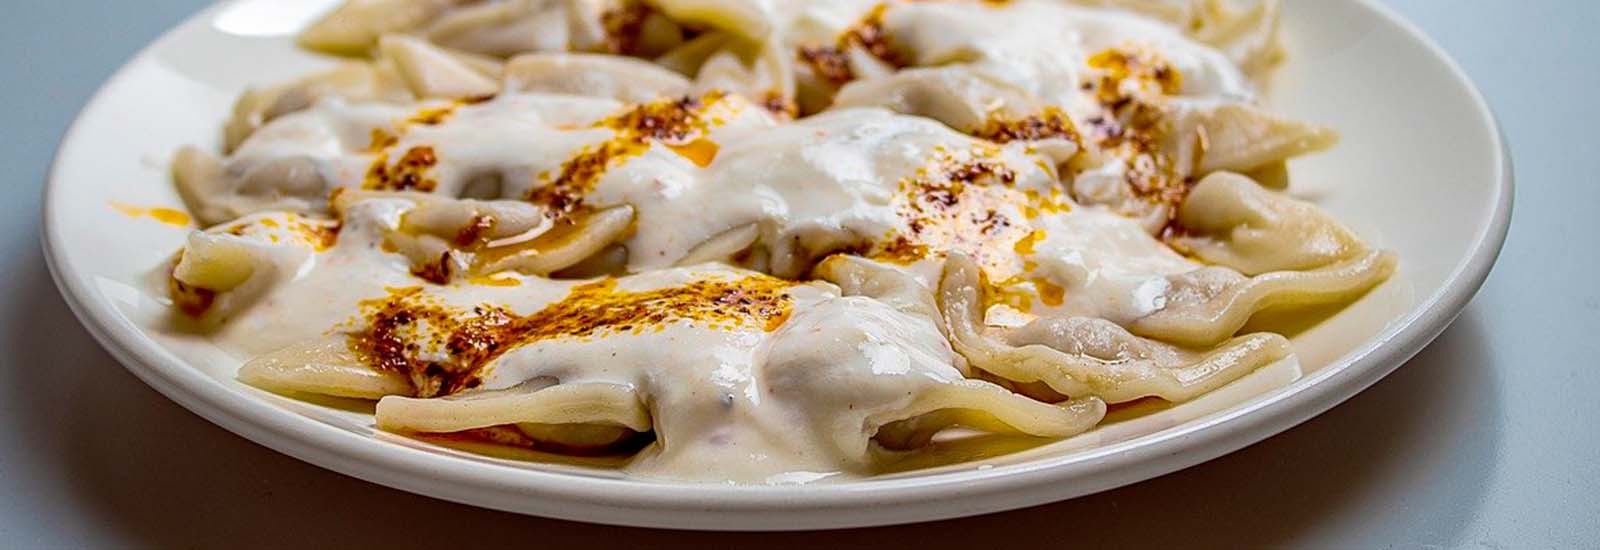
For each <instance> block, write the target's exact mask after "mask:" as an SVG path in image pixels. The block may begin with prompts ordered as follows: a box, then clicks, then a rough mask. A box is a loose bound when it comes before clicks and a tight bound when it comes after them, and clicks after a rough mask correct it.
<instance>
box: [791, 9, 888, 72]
mask: <svg viewBox="0 0 1600 550" xmlns="http://www.w3.org/2000/svg"><path fill="white" fill-rule="evenodd" d="M888 10H889V4H888V3H883V4H878V5H877V6H875V7H873V8H872V11H871V12H869V13H868V14H867V16H866V17H863V18H862V19H861V21H858V22H856V24H855V25H852V26H851V27H850V28H849V29H848V30H846V31H845V32H844V34H842V35H840V36H839V39H838V40H837V41H836V42H835V43H834V44H831V45H821V46H802V47H801V48H800V51H799V57H800V61H802V62H804V63H805V64H807V65H809V66H810V67H811V70H812V72H813V73H815V74H816V75H817V76H820V77H822V78H825V79H827V80H829V81H831V82H833V83H835V84H844V83H846V82H850V81H851V80H855V79H856V74H855V70H854V69H851V68H850V54H849V52H850V50H851V49H852V48H861V49H862V50H863V51H866V52H867V53H868V54H871V55H872V56H873V57H876V58H878V59H881V60H883V62H884V63H888V64H889V65H891V66H893V67H894V68H896V69H899V68H904V67H906V66H908V65H910V63H909V61H907V60H906V59H904V58H902V57H901V56H900V54H899V52H896V51H895V50H894V48H893V47H892V44H891V41H890V37H889V33H888V32H887V31H885V30H884V28H883V15H884V13H885V12H887V11H888Z"/></svg>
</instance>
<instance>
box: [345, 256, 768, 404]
mask: <svg viewBox="0 0 1600 550" xmlns="http://www.w3.org/2000/svg"><path fill="white" fill-rule="evenodd" d="M795 284H796V283H792V282H788V281H784V280H781V279H777V278H773V277H768V276H764V275H752V276H746V277H739V278H732V277H712V278H707V279H702V280H697V281H692V282H689V283H685V284H681V285H677V286H671V287H666V288H659V289H652V290H644V291H628V290H621V289H619V288H618V281H617V279H615V278H608V279H603V280H600V281H596V282H593V283H588V284H584V285H579V286H577V287H574V288H573V289H572V292H571V293H570V294H569V295H567V297H566V298H564V299H562V300H561V301H559V302H556V303H553V304H550V305H549V306H546V307H545V308H544V309H541V310H539V311H537V312H534V313H532V314H530V315H526V316H522V315H517V314H516V313H514V312H512V311H511V310H509V309H506V308H504V307H501V306H497V305H491V304H481V305H478V306H474V307H473V308H471V309H470V310H469V309H463V308H457V307H451V306H449V305H446V304H444V303H443V302H442V301H441V300H440V299H439V298H438V297H437V296H433V295H429V294H426V293H424V292H423V289H422V287H407V288H400V289H390V294H389V296H386V297H384V298H378V299H374V300H368V301H365V302H362V303H361V308H362V315H363V317H365V319H366V321H367V327H368V328H367V329H366V330H365V331H363V332H360V333H357V334H353V335H351V337H350V341H349V345H350V348H351V350H353V351H354V352H355V353H356V354H357V355H358V356H359V357H361V359H362V361H363V362H364V363H366V364H367V365H368V366H371V367H373V368H375V369H378V370H384V371H390V372H397V373H400V374H403V375H406V376H407V377H408V378H410V380H411V382H412V385H413V388H414V389H415V393H416V395H417V396H418V397H437V396H441V395H450V394H453V393H457V392H460V391H462V390H466V389H470V388H474V387H477V386H479V385H480V384H481V383H482V376H483V375H484V374H485V373H484V367H485V366H486V365H488V363H490V362H491V361H493V360H494V359H495V358H497V357H500V356H502V355H504V354H505V353H507V352H509V351H511V350H514V349H516V348H518V347H521V346H525V345H529V344H533V343H536V342H540V341H545V340H555V339H576V340H590V339H593V338H597V337H602V336H607V335H614V334H624V333H626V334H642V333H645V332H647V331H649V332H660V331H662V330H664V329H665V328H666V327H667V326H668V325H671V324H674V323H693V324H696V325H700V326H704V327H708V328H711V329H713V330H724V331H732V330H761V331H766V332H771V331H774V330H777V329H778V327H780V326H782V325H783V323H784V322H785V321H787V320H788V318H789V316H790V314H791V312H792V310H793V300H792V299H791V298H790V297H789V294H788V293H787V289H788V288H790V287H792V286H794V285H795ZM423 355H428V356H433V357H443V358H444V359H442V360H424V359H421V358H420V357H421V356H423Z"/></svg>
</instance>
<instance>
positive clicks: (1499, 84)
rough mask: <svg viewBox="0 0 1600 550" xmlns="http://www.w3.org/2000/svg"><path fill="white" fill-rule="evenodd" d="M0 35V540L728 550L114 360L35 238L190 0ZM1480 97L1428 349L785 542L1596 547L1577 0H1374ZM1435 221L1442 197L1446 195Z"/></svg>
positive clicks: (27, 10)
mask: <svg viewBox="0 0 1600 550" xmlns="http://www.w3.org/2000/svg"><path fill="white" fill-rule="evenodd" d="M6 4H8V5H7V6H6V9H5V10H4V11H5V12H6V19H7V21H6V30H5V31H4V32H0V64H3V71H0V112H3V113H4V114H3V117H4V118H3V122H4V123H3V126H0V132H3V135H4V138H3V141H4V148H3V150H0V155H3V156H0V169H3V170H4V178H5V185H4V187H0V269H3V272H0V273H3V276H0V281H3V283H0V284H3V286H0V288H3V290H4V291H3V292H0V546H6V547H30V548H31V547H125V546H159V547H221V546H228V547H284V546H313V547H321V546H354V545H360V546H379V545H382V546H384V547H438V546H444V545H454V543H457V542H469V543H494V544H499V545H515V546H530V547H547V546H549V545H556V546H561V547H565V546H567V545H569V544H571V545H580V544H592V545H595V546H610V545H615V544H618V543H646V542H653V543H661V544H670V545H674V546H677V545H681V546H707V545H710V546H713V547H721V546H731V545H733V544H742V543H757V544H762V543H766V542H767V540H768V539H764V538H762V537H761V536H759V535H717V534H712V535H706V534H695V533H676V532H669V531H645V530H634V529H619V528H609V527H600V526H591V525H584V524H577V523H566V522H559V521H550V520H542V519H537V518H527V517H520V516H515V515H510V514H502V513H496V512H489V511H483V510H477V509H473V508H469V507H466V506H460V505H455V504H449V503H445V502H441V501H435V500H431V499H428V498H424V497H419V496H413V495H410V494H405V493H401V492H398V491H394V490H390V489H386V488H382V487H379V486H376V485H370V484H367V483H364V482H361V481H358V480H355V479H351V478H346V477H343V476H340V475H338V474H334V473H331V472H327V471H324V470H321V469H319V468H317V467H314V466H311V465H308V464H303V463H300V462H298V461H295V460H293V459H291V458H288V457H286V456H283V455H279V454H277V453H275V452H272V451H270V450H267V449H266V448H263V447H259V446H257V445H255V444H253V443H251V442H249V441H246V440H244V439H241V438H239V437H236V436H234V435H232V434H230V433H228V432H226V431H223V430H222V429H220V428H217V427H215V426H212V425H211V424H208V423H206V422H205V421H204V420H201V419H200V418H199V417H197V416H194V415H192V414H190V413H188V412H187V411H185V410H183V409H181V408H179V407H178V406H177V405H174V404H172V403H171V402H169V401H167V400H166V399H164V398H163V397H161V396H160V395H159V394H157V393H156V392H155V391H153V390H151V389H149V388H147V387H145V386H144V385H143V384H141V383H140V382H139V381H138V380H136V379H134V377H133V376H132V375H129V374H128V373H126V372H125V371H124V370H123V369H122V368H121V367H119V366H118V365H117V364H116V363H115V362H114V361H113V360H112V359H111V358H110V357H109V356H107V355H106V354H105V353H104V352H102V351H101V350H100V348H99V347H98V346H96V345H95V343H94V342H93V341H92V340H90V338H89V336H88V335H87V334H86V333H85V332H84V331H83V329H82V328H80V327H79V326H78V324H77V323H76V322H75V321H74V320H73V319H72V316H71V314H69V313H68V312H67V309H66V307H65V306H64V305H63V303H62V301H61V299H60V298H59V296H58V294H57V292H56V289H55V287H54V286H53V285H52V284H51V283H50V278H49V275H48V274H47V273H46V271H45V267H44V260H43V258H42V257H41V253H40V250H39V245H38V231H39V227H38V226H39V220H38V210H39V205H40V188H41V186H42V185H43V182H44V178H45V173H46V168H47V166H48V164H49V162H50V158H51V155H52V153H53V151H54V149H55V145H56V142H57V140H58V139H60V136H61V133H62V131H63V130H64V129H65V128H66V126H67V124H68V123H69V122H70V121H71V120H72V117H73V115H74V114H75V113H76V111H77V110H78V108H79V107H80V106H81V105H82V104H83V102H84V101H86V100H87V99H88V98H89V96H90V94H91V93H92V92H93V91H94V90H95V88H96V87H98V86H99V84H100V82H101V81H102V80H104V79H105V78H106V77H107V76H109V75H110V73H111V71H112V70H114V69H115V68H116V67H117V66H119V65H120V64H121V63H122V62H123V61H125V59H126V58H127V57H128V56H130V55H131V54H132V53H133V52H134V51H136V50H137V49H138V48H139V47H140V46H142V45H143V44H145V43H146V42H148V41H150V40H152V39H153V38H155V37H156V36H157V35H158V34H159V33H160V32H161V31H162V30H164V29H166V28H168V27H170V26H172V25H175V24H176V23H178V22H179V21H180V20H182V19H183V18H184V17H185V16H186V15H187V14H189V13H191V12H193V11H195V10H197V9H199V8H200V7H201V6H202V5H203V4H204V0H136V1H114V0H99V1H90V0H70V1H66V0H63V1H52V2H44V1H37V2H36V1H26V2H25V1H16V0H11V1H8V2H6ZM1390 4H1391V5H1393V6H1394V7H1396V8H1398V9H1399V10H1400V11H1401V12H1403V13H1405V14H1406V15H1407V16H1408V17H1410V18H1411V19H1412V20H1413V21H1415V22H1417V23H1418V24H1419V25H1420V26H1422V27H1423V28H1424V29H1425V30H1427V31H1428V32H1429V33H1430V34H1432V35H1433V36H1434V37H1435V38H1436V39H1437V40H1438V41H1439V42H1441V43H1442V44H1443V45H1444V46H1445V48H1446V49H1448V50H1449V51H1451V52H1452V53H1453V54H1454V55H1455V56H1456V58H1457V59H1458V60H1460V61H1461V62H1462V64H1463V65H1465V67H1466V69H1467V71H1468V72H1469V73H1471V74H1472V76H1473V77H1474V78H1475V79H1476V80H1477V82H1478V83H1479V85H1480V86H1481V87H1482V88H1483V91H1484V92H1485V93H1486V94H1487V95H1488V97H1489V100H1490V102H1491V103H1492V104H1493V105H1494V107H1495V109H1496V110H1497V111H1498V114H1499V115H1500V118H1501V121H1502V122H1503V123H1504V125H1505V130H1506V133H1507V135H1508V136H1509V138H1510V141H1511V144H1512V147H1513V149H1514V154H1515V158H1516V165H1517V179H1518V182H1519V186H1518V190H1517V207H1516V214H1515V221H1514V222H1513V224H1512V230H1511V237H1510V240H1509V242H1508V243H1507V246H1506V249H1505V254H1504V255H1503V256H1502V257H1501V260H1500V263H1499V266H1498V267H1496V268H1495V272H1494V274H1493V275H1492V276H1491V277H1490V278H1489V282H1488V285H1487V286H1486V287H1485V288H1484V290H1483V292H1482V294H1480V295H1479V296H1478V298H1477V300H1476V301H1474V302H1473V304H1472V305H1471V306H1470V307H1468V308H1467V310H1466V313H1464V314H1463V315H1462V316H1461V318H1460V320H1459V321H1457V322H1456V323H1455V325H1454V326H1452V327H1451V328H1450V329H1449V330H1448V331H1446V332H1445V333H1444V335H1443V336H1441V337H1440V338H1439V340H1438V341H1437V342H1435V343H1434V344H1433V345H1432V346H1431V347H1429V348H1428V349H1427V350H1426V351H1424V352H1422V354H1421V355H1420V356H1418V357H1417V358H1416V359H1415V360H1413V361H1411V362H1410V363H1409V364H1407V365H1406V366H1405V367H1404V368H1402V369H1400V370H1399V371H1398V372H1396V373H1395V374H1394V375H1393V376H1390V377H1389V378H1388V379H1386V380H1384V381H1383V382H1381V383H1379V384H1378V385H1377V386H1374V387H1373V388H1372V389H1370V390H1368V391H1366V392H1364V393H1362V394H1361V395H1359V396H1357V397H1356V398H1354V399H1352V400H1350V401H1349V402H1348V403H1346V404H1344V405H1342V406H1340V407H1338V408H1336V409H1334V410H1333V411H1331V412H1329V413H1327V414H1324V415H1322V416H1321V417H1318V418H1317V419H1315V420H1312V421H1311V422H1308V423H1306V424H1305V425H1303V426H1300V427H1298V428H1295V429H1293V430H1290V431H1289V432H1286V433H1284V434H1282V435H1279V436H1277V437H1274V438H1272V439H1270V440H1268V441H1266V442H1263V443H1261V444H1258V445H1255V446H1253V447H1250V448H1248V449H1245V450H1243V451H1240V452H1237V453H1234V454H1232V455H1229V456H1227V457H1224V458H1222V459H1219V460H1216V461H1213V462H1210V463H1207V464H1204V465H1201V466H1197V467H1194V468H1190V469H1188V470H1184V471H1181V472H1178V473H1175V474H1172V475H1168V476H1165V477H1162V478H1158V479H1155V480H1151V481H1147V482H1144V483H1140V484H1137V485H1133V486H1130V487H1125V488H1123V489H1119V490H1115V491H1111V492H1108V493H1104V494H1100V495H1095V496H1092V497H1088V498H1082V499H1078V500H1074V501H1069V502H1064V503H1059V504H1054V505H1049V506H1042V507H1038V508H1032V509H1028V510H1022V511H1017V512H1011V513H1005V514H996V515H991V516H984V517H977V518H970V519H963V520H956V521H948V522H942V523H937V524H925V525H914V526H902V527H891V528H882V529H866V530H855V531H840V532H828V533H820V534H790V535H778V536H775V537H773V542H776V543H778V544H779V545H780V546H788V545H794V546H797V547H800V546H805V547H821V548H831V547H840V546H857V545H860V546H868V545H871V546H876V547H879V548H883V547H894V546H898V545H901V544H906V543H911V542H918V543H921V544H930V543H940V544H949V545H953V546H961V547H967V548H988V547H993V546H996V545H997V544H1000V545H1007V546H1009V545H1010V544H1012V543H1023V542H1030V541H1037V542H1038V543H1040V545H1049V546H1052V547H1062V546H1091V547H1093V546H1117V547H1124V546H1125V547H1150V546H1173V545H1177V546H1203V547H1226V548H1238V547H1261V546H1275V547H1282V546H1291V547H1328V548H1347V547H1362V548H1366V547H1395V548H1580V547H1589V548H1594V547H1600V525H1597V522H1600V502H1597V501H1600V427H1597V424H1600V398H1597V397H1596V394H1597V393H1600V360H1597V358H1596V357H1597V356H1600V344H1597V342H1600V277H1597V273H1600V261H1597V251H1600V245H1597V244H1596V243H1595V242H1594V241H1595V236H1596V234H1597V227H1596V224H1597V220H1596V218H1595V216H1596V215H1597V211H1600V181H1597V180H1600V177H1597V175H1596V174H1597V173H1600V172H1597V170H1596V158H1597V157H1600V147H1597V145H1596V143H1597V140H1596V131H1597V130H1600V107H1597V106H1596V102H1595V100H1594V99H1593V98H1595V97H1597V94H1600V62H1597V60H1596V57H1597V52H1600V38H1597V34H1596V33H1597V32H1600V2H1597V1H1594V0H1570V1H1560V0H1542V1H1541V0H1532V1H1527V2H1510V1H1504V0H1502V1H1489V0H1453V1H1442V0H1390ZM1441 215H1448V213H1441Z"/></svg>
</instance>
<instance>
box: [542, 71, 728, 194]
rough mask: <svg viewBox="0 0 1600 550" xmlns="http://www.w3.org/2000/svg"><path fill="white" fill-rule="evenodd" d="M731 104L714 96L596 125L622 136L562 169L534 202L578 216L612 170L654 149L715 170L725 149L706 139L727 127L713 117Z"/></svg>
mask: <svg viewBox="0 0 1600 550" xmlns="http://www.w3.org/2000/svg"><path fill="white" fill-rule="evenodd" d="M727 98H728V95H727V94H726V93H724V92H721V91H717V90H713V91H710V92H706V93H705V94H703V95H701V96H699V97H695V96H684V97H680V98H669V99H662V100H656V101H651V102H648V103H641V104H639V105H637V106H635V107H633V108H631V109H629V110H628V111H626V112H624V113H622V114H619V115H616V116H613V117H611V118H608V119H605V120H602V121H600V122H598V123H596V124H595V125H594V127H596V128H609V129H611V130H612V131H614V132H616V134H615V135H614V136H612V137H611V138H610V139H607V140H606V141H603V142H601V143H599V144H596V145H591V146H588V147H585V148H584V149H583V150H581V151H579V152H578V154H577V156H574V157H573V158H571V159H569V160H567V161H566V162H564V163H562V165H561V173H560V174H559V175H557V176H556V177H555V178H554V179H553V180H551V181H549V182H547V183H545V184H544V185H540V186H538V187H536V188H534V189H533V191H531V192H530V193H529V194H528V197H527V198H528V200H529V201H530V202H533V203H536V204H541V205H544V206H546V207H548V208H549V211H548V215H550V216H551V217H565V216H566V215H568V214H571V213H574V212H578V211H580V210H582V209H583V208H584V207H585V206H586V205H585V204H584V197H585V195H587V194H588V193H589V192H591V191H593V190H594V188H595V186H596V185H598V184H599V182H600V178H601V177H602V176H604V175H605V173H606V171H607V170H610V169H611V168H613V167H616V166H617V165H619V164H622V163H623V162H624V161H626V160H627V159H629V158H633V157H635V156H638V155H640V154H643V153H644V152H645V151H648V150H649V149H650V146H651V144H653V143H661V144H662V145H665V146H667V147H668V148H669V149H670V150H672V151H674V152H676V153H678V154H679V155H681V156H683V157H684V158H687V159H689V160H690V161H691V162H693V163H694V164H696V165H698V166H701V167H704V166H709V165H710V164H711V162H712V160H714V159H715V158H716V155H717V151H718V149H719V147H718V145H717V144H716V143H715V142H712V141H710V140H709V139H705V138H704V136H705V134H706V133H708V132H709V131H710V129H711V127H712V126H714V125H717V124H721V123H722V122H723V121H722V120H721V119H720V118H719V117H716V116H712V113H713V111H716V110H718V107H719V106H723V105H724V104H725V103H726V102H727ZM542 178H543V177H541V179H542Z"/></svg>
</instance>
